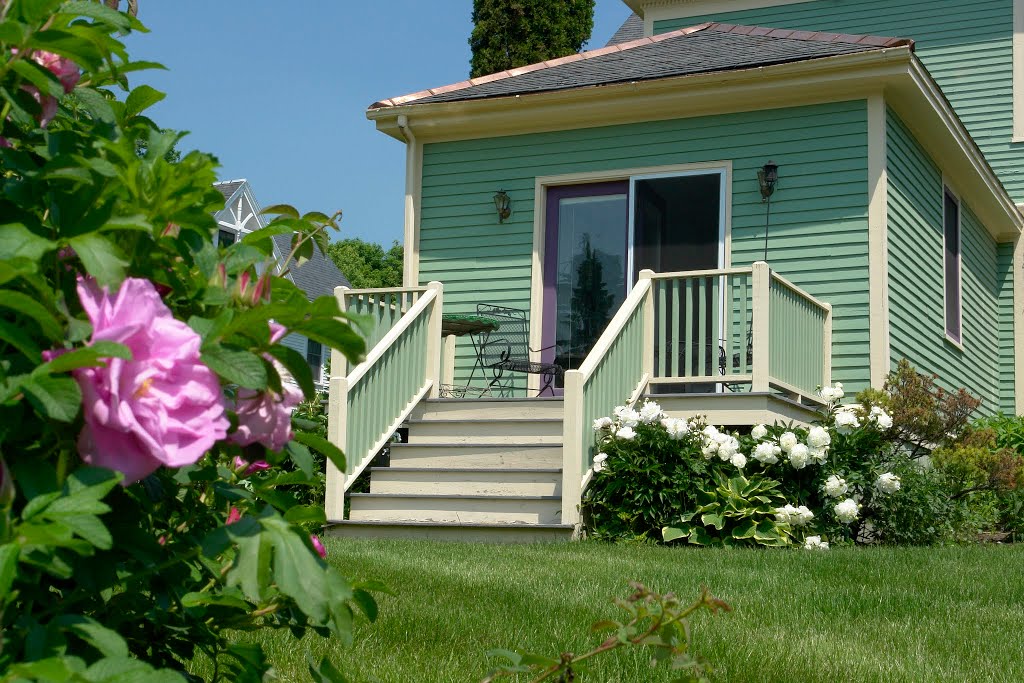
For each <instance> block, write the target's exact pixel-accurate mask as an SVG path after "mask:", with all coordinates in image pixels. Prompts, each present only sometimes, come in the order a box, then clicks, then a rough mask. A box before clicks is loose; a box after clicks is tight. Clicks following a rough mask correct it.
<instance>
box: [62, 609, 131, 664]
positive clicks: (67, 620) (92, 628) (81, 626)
mask: <svg viewBox="0 0 1024 683" xmlns="http://www.w3.org/2000/svg"><path fill="white" fill-rule="evenodd" d="M53 621H54V623H55V624H56V625H57V626H59V627H60V628H62V629H64V630H67V631H70V632H71V633H74V634H75V635H76V636H78V637H79V638H81V639H82V640H84V641H85V642H87V643H89V644H90V645H92V646H93V647H95V648H96V649H97V650H99V651H100V652H101V653H102V654H103V655H104V656H105V657H127V656H128V645H127V643H125V642H124V638H122V637H121V636H120V634H118V633H117V631H114V630H112V629H109V628H107V627H106V626H104V625H103V624H101V623H99V622H98V621H96V620H95V619H90V618H89V617H85V616H81V615H78V614H66V615H63V616H60V617H57V618H56V619H54V620H53Z"/></svg>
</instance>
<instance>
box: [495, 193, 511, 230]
mask: <svg viewBox="0 0 1024 683" xmlns="http://www.w3.org/2000/svg"><path fill="white" fill-rule="evenodd" d="M494 208H495V209H497V211H498V222H499V223H504V222H505V219H506V218H508V217H509V216H511V215H512V200H511V199H509V196H508V193H507V192H505V190H498V191H497V192H496V193H495V194H494Z"/></svg>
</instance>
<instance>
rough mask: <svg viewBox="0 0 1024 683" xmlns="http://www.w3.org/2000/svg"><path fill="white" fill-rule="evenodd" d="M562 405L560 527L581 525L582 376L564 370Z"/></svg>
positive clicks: (578, 372)
mask: <svg viewBox="0 0 1024 683" xmlns="http://www.w3.org/2000/svg"><path fill="white" fill-rule="evenodd" d="M564 381H565V388H564V397H563V402H562V405H563V406H565V415H564V418H563V420H562V524H573V525H576V524H579V523H580V509H579V506H580V503H581V502H583V458H584V457H585V456H584V453H586V450H585V444H584V441H583V439H584V424H583V373H581V372H580V371H579V370H566V372H565V380H564Z"/></svg>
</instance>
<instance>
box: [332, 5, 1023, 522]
mask: <svg viewBox="0 0 1024 683" xmlns="http://www.w3.org/2000/svg"><path fill="white" fill-rule="evenodd" d="M625 2H626V4H627V5H629V7H630V8H631V9H632V10H633V11H634V12H635V14H634V15H633V16H632V17H630V19H629V20H628V21H627V22H626V24H625V25H624V26H623V27H622V29H620V31H619V32H618V33H617V34H616V36H615V37H614V38H613V39H612V42H611V43H610V44H609V45H607V46H605V47H603V48H600V49H595V50H591V51H588V52H584V53H582V54H578V55H571V56H568V57H564V58H561V59H555V60H551V61H548V62H544V63H541V64H535V65H530V66H525V67H521V68H517V69H512V70H510V71H507V72H502V73H498V74H493V75H490V76H485V77H482V78H476V79H472V80H468V81H464V82H461V83H455V84H452V85H446V86H443V87H437V88H431V89H428V90H423V91H421V92H417V93H413V94H410V95H404V96H400V97H393V98H391V99H387V100H382V101H380V102H376V103H374V104H373V105H371V107H370V108H369V110H368V112H367V116H368V118H369V119H371V120H372V121H374V123H375V124H376V126H377V129H378V130H379V131H381V132H383V133H385V134H387V135H390V136H392V137H394V138H396V139H397V140H400V141H401V142H403V143H404V144H405V146H406V154H407V157H406V158H407V166H406V199H405V209H406V210H405V246H406V261H405V271H404V287H403V288H400V289H396V290H388V291H381V290H376V291H371V290H364V291H353V290H338V297H339V301H341V302H342V304H343V305H344V306H345V307H346V308H347V309H349V310H352V311H357V312H361V313H366V314H370V315H371V316H373V317H374V318H375V319H376V320H377V323H378V324H377V327H376V329H375V332H374V334H373V336H372V338H371V343H372V350H371V351H370V352H369V354H368V357H367V360H366V361H365V362H364V363H361V364H360V365H359V366H356V367H354V368H347V367H345V366H344V365H343V364H342V362H341V359H340V357H335V359H334V361H333V364H332V377H331V410H330V433H331V438H332V439H333V440H334V441H335V442H336V443H338V444H339V445H341V446H342V447H343V448H344V449H345V451H346V453H347V454H348V457H349V463H348V468H347V471H346V472H344V473H342V472H339V471H336V470H335V471H332V472H330V473H329V486H328V503H327V507H328V518H329V519H332V520H335V521H338V522H339V525H338V529H339V533H352V534H356V533H363V534H373V535H388V534H390V535H409V534H415V535H418V536H423V535H438V536H458V537H463V538H508V539H534V538H538V537H551V538H562V537H566V536H567V535H568V534H569V533H570V532H571V530H573V529H574V528H575V526H576V525H577V524H578V522H579V513H578V505H579V502H580V496H581V492H582V491H583V490H584V489H585V487H586V485H587V482H588V479H589V476H590V474H591V472H590V463H591V458H592V457H593V454H594V452H595V451H594V443H593V436H592V434H593V432H592V430H591V425H592V422H593V420H594V419H596V418H598V417H601V416H604V415H608V414H609V413H610V412H611V411H612V409H613V408H614V407H615V406H616V405H621V404H623V403H626V402H629V401H637V400H642V399H643V398H644V397H651V398H652V399H653V400H657V401H659V402H660V403H661V404H662V405H663V406H664V407H665V408H666V409H667V410H669V411H670V412H672V413H674V414H679V415H693V414H697V413H700V414H705V415H707V416H708V419H709V421H711V422H713V423H716V424H725V425H731V426H743V425H752V424H756V423H759V422H771V421H774V420H795V421H806V420H809V419H811V418H812V417H813V414H814V411H815V410H817V409H818V408H819V407H820V399H819V398H818V397H817V389H818V388H819V387H820V386H822V385H825V384H830V383H832V382H842V383H843V385H844V388H845V390H846V393H847V394H848V395H852V394H853V393H854V392H856V391H858V390H860V389H862V388H864V387H868V386H875V387H879V386H881V385H882V383H883V382H884V380H885V377H886V375H887V373H888V372H889V371H890V370H891V369H892V368H893V367H894V366H895V364H896V363H897V362H898V361H899V360H900V359H902V358H906V359H908V360H910V362H911V363H913V364H914V366H916V367H917V368H918V369H919V370H921V371H924V372H929V373H935V374H937V375H938V377H939V382H940V384H942V385H945V386H946V387H948V388H955V387H966V388H967V389H968V390H969V391H971V392H972V393H973V394H975V395H977V396H979V397H980V398H981V399H982V401H983V403H982V410H984V411H986V412H995V411H1004V412H1021V411H1022V410H1024V406H1022V401H1024V390H1021V387H1020V383H1021V382H1022V381H1024V368H1022V366H1021V364H1022V363H1024V356H1022V355H1021V349H1022V348H1024V347H1022V344H1021V342H1020V339H1019V337H1020V334H1021V332H1020V331H1021V330H1022V329H1024V319H1022V315H1024V306H1022V298H1024V270H1022V267H1024V263H1022V259H1024V251H1022V242H1021V240H1020V235H1021V231H1022V228H1024V217H1022V214H1021V211H1020V209H1019V204H1021V203H1024V0H975V1H974V2H971V3H964V2H962V0H859V1H853V0H731V1H725V0H678V1H676V2H672V1H669V0H657V1H654V0H651V1H647V0H625ZM494 324H497V325H498V329H497V330H493V331H488V330H489V329H490V328H491V327H493V325H494ZM464 332H468V333H467V334H462V333H464ZM460 335H461V336H460ZM523 370H531V371H532V372H521V371H523ZM538 394H541V395H540V396H538ZM453 396H455V397H453ZM403 425H406V426H407V427H408V442H407V443H401V444H393V445H392V446H391V448H390V466H388V467H377V466H371V461H372V460H373V459H374V456H375V454H377V453H378V451H379V450H380V449H381V448H382V447H383V446H385V445H386V444H387V441H388V440H389V438H390V437H391V435H392V434H393V433H394V432H395V431H396V429H398V428H399V427H401V426H403ZM364 471H369V472H371V473H372V475H371V478H370V481H371V486H370V493H363V494H351V496H350V498H351V512H350V514H349V519H348V520H343V517H344V509H345V498H346V495H347V494H346V493H345V491H346V489H347V488H348V487H350V486H351V485H352V483H353V481H354V480H355V479H356V477H357V476H358V475H360V474H361V473H363V472H364Z"/></svg>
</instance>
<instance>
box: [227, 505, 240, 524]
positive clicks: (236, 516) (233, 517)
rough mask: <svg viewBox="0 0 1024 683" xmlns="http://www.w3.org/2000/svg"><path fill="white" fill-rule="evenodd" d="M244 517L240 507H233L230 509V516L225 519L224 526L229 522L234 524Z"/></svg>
mask: <svg viewBox="0 0 1024 683" xmlns="http://www.w3.org/2000/svg"><path fill="white" fill-rule="evenodd" d="M241 519H242V513H241V512H239V511H238V508H231V510H229V511H228V518H227V519H225V520H224V526H227V525H228V524H234V523H235V522H238V521H240V520H241Z"/></svg>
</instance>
